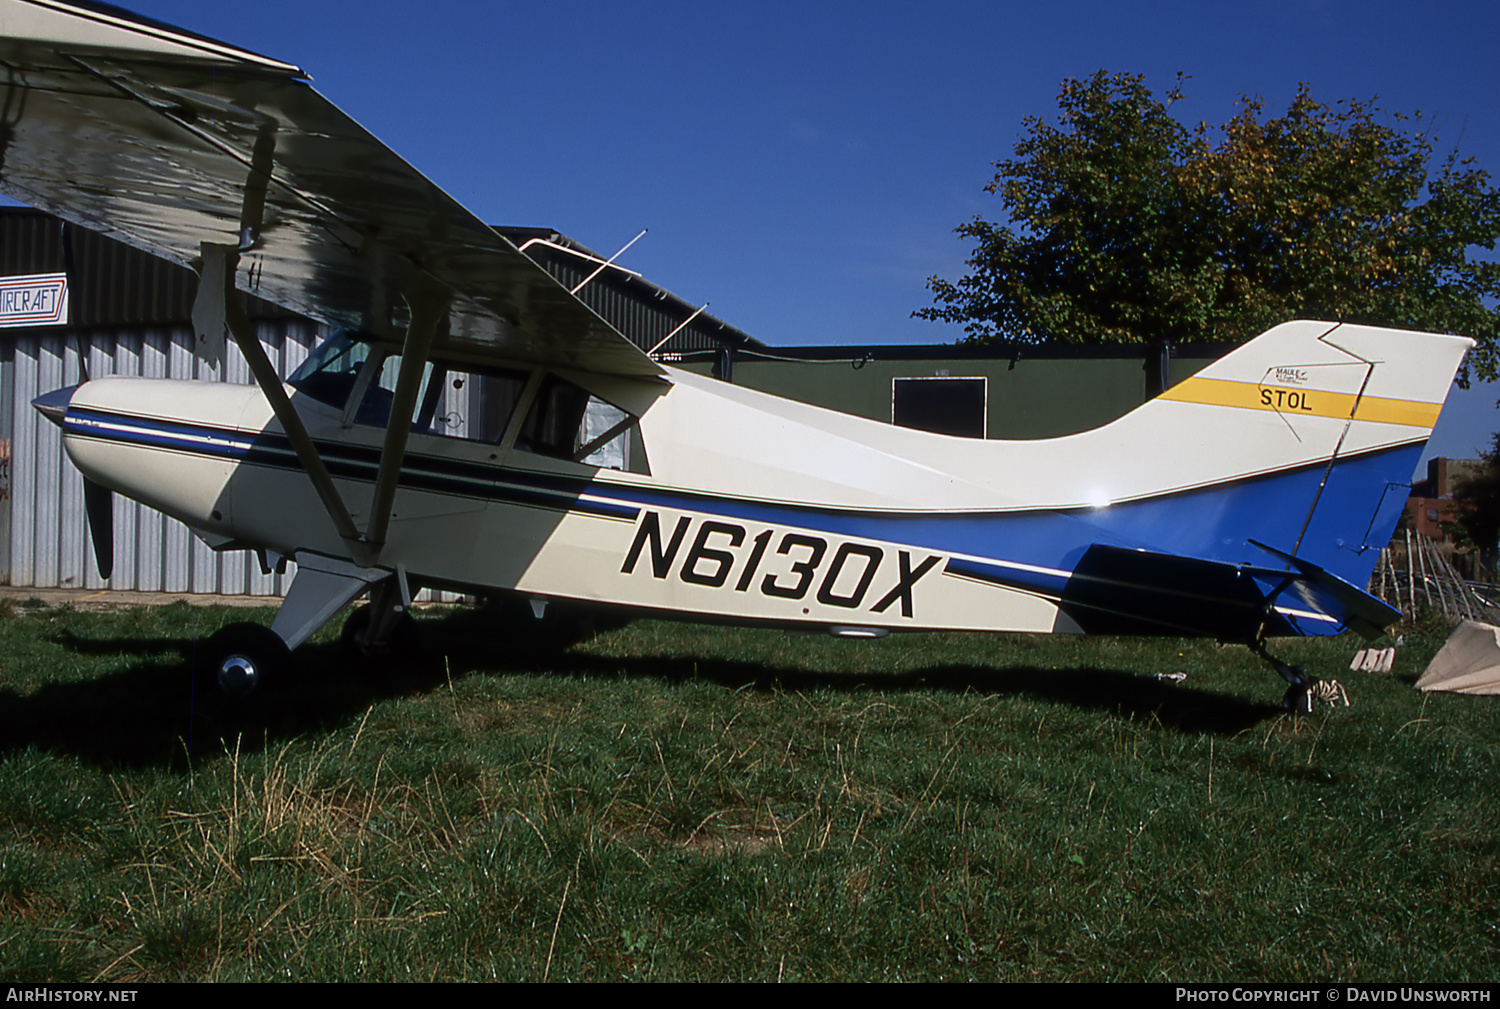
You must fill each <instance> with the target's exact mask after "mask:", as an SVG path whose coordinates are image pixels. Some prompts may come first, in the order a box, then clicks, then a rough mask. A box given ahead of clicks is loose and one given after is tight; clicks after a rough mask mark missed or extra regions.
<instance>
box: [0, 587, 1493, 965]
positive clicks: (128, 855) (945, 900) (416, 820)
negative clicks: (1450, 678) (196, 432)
mask: <svg viewBox="0 0 1500 1009" xmlns="http://www.w3.org/2000/svg"><path fill="white" fill-rule="evenodd" d="M243 616H244V611H237V612H234V613H231V611H229V610H218V609H204V610H194V609H191V608H188V607H185V606H178V607H168V608H163V609H156V610H150V611H147V610H137V611H126V612H119V613H76V612H73V611H71V610H49V609H45V608H39V607H25V606H22V607H12V608H8V609H6V610H5V611H4V612H3V613H0V977H4V978H5V979H7V980H11V981H41V980H103V981H151V980H176V979H186V980H271V979H280V978H285V979H295V980H379V981H385V980H401V979H413V980H416V979H423V980H426V979H455V980H457V979H462V980H480V979H490V978H494V979H500V980H541V979H549V980H612V979H622V980H625V979H631V980H633V979H640V980H681V979H692V980H730V979H747V980H778V979H780V980H938V979H952V980H959V979H978V980H993V979H1000V980H1020V979H1047V980H1062V979H1076V980H1115V979H1121V980H1137V979H1142V980H1215V979H1236V980H1281V979H1296V980H1319V979H1329V980H1335V979H1337V980H1396V979H1401V980H1413V981H1415V980H1457V979H1479V980H1483V979H1490V978H1493V977H1494V976H1495V974H1496V970H1497V967H1500V955H1497V938H1500V937H1497V923H1500V913H1497V910H1500V908H1497V898H1500V873H1497V868H1500V867H1497V864H1496V854H1497V851H1500V840H1497V838H1500V815H1497V814H1500V810H1497V805H1496V799H1495V797H1494V791H1495V788H1494V786H1495V784H1496V781H1497V775H1496V761H1495V754H1496V745H1497V744H1496V740H1497V738H1500V732H1497V729H1500V708H1497V707H1496V705H1495V703H1494V701H1493V700H1491V699H1486V698H1458V697H1446V696H1431V697H1424V696H1423V695H1420V694H1418V693H1416V692H1415V691H1413V690H1412V689H1411V686H1410V684H1411V682H1412V680H1413V679H1414V678H1415V675H1416V674H1417V673H1419V672H1420V670H1421V668H1422V667H1423V666H1424V665H1425V663H1426V661H1427V659H1428V658H1429V657H1430V655H1431V654H1432V652H1433V650H1434V649H1435V648H1436V647H1437V646H1438V644H1440V642H1441V640H1442V636H1443V629H1442V628H1438V627H1435V626H1425V627H1419V628H1415V629H1412V630H1410V631H1409V640H1410V644H1408V645H1407V646H1406V647H1404V648H1402V649H1400V650H1399V653H1398V655H1399V657H1398V665H1397V675H1396V676H1394V677H1390V676H1384V677H1381V676H1370V675H1366V674H1353V673H1348V672H1347V671H1346V667H1347V664H1348V660H1349V657H1350V656H1351V655H1352V653H1353V651H1354V649H1355V648H1356V647H1357V645H1356V643H1355V642H1353V641H1349V640H1336V641H1318V642H1289V643H1283V644H1281V645H1280V647H1278V648H1276V649H1273V651H1276V652H1277V653H1278V654H1282V655H1285V656H1287V657H1289V658H1290V659H1291V660H1292V661H1296V662H1303V663H1305V664H1307V665H1308V666H1309V667H1310V668H1311V669H1314V670H1315V671H1317V672H1319V673H1321V674H1323V675H1332V676H1337V677H1339V678H1340V679H1341V680H1342V681H1343V682H1344V684H1345V685H1346V687H1348V688H1349V691H1350V695H1351V698H1352V700H1353V706H1352V707H1350V708H1342V707H1340V708H1337V709H1332V708H1327V707H1320V709H1319V711H1318V712H1317V713H1316V714H1314V715H1313V716H1312V717H1310V718H1304V719H1294V718H1288V717H1285V716H1283V715H1282V714H1281V713H1280V711H1279V707H1278V705H1279V700H1280V696H1281V685H1280V682H1279V681H1278V680H1277V679H1276V677H1275V676H1274V674H1272V673H1271V672H1270V671H1269V670H1268V669H1267V668H1266V667H1265V666H1264V665H1263V664H1262V663H1261V662H1260V661H1259V660H1258V659H1255V658H1254V657H1253V656H1251V655H1250V654H1249V653H1248V652H1247V651H1246V650H1245V649H1243V648H1225V649H1221V648H1219V647H1217V646H1215V645H1213V644H1211V643H1204V642H1183V641H1148V640H1127V639H1109V638H1101V639H1087V640H1084V639H1059V638H1026V637H1012V636H998V635H997V636H984V635H944V636H927V635H921V636H907V637H892V638H887V639H885V640H881V641H859V642H847V641H834V640H831V639H827V638H822V637H815V636H804V635H787V634H782V633H779V632H771V631H761V630H744V629H724V628H709V627H698V626H691V625H673V624H665V623H657V622H649V621H640V622H636V623H632V624H629V625H626V626H624V627H620V628H616V629H612V630H608V631H604V632H602V633H600V634H598V635H597V636H596V637H594V638H592V639H591V640H588V641H586V642H583V643H580V644H574V645H571V646H570V645H569V644H568V643H567V642H566V641H564V640H562V639H559V638H556V637H552V636H549V635H548V634H546V633H542V632H539V631H537V630H536V629H534V628H532V627H529V626H526V625H525V624H522V623H517V622H514V621H511V620H505V619H499V618H496V617H494V616H492V615H490V614H487V613H481V612H463V611H455V612H452V613H449V614H446V615H443V614H439V615H429V616H427V617H426V618H424V620H423V621H422V624H423V633H424V637H425V639H426V649H425V651H424V653H423V655H422V657H421V658H420V659H418V660H413V661H409V662H406V663H396V664H390V665H387V666H385V667H382V668H369V667H367V666H365V665H364V664H362V663H357V662H353V661H351V660H349V659H347V658H346V657H344V656H343V654H342V653H340V652H339V651H338V648H337V646H336V645H335V644H334V643H332V639H333V637H334V635H333V633H332V632H325V635H324V636H323V638H320V639H319V640H318V641H315V642H314V643H313V644H312V645H310V646H309V647H308V648H307V649H306V651H305V654H304V656H303V667H304V668H303V669H302V671H301V672H300V674H299V675H297V676H296V677H293V678H290V679H289V680H288V681H287V682H283V683H282V684H280V685H279V686H277V687H275V688H273V689H271V690H269V691H267V692H266V693H264V694H262V695H257V696H256V697H255V698H253V699H252V700H251V701H250V702H249V703H248V704H246V705H244V706H243V707H242V708H239V709H235V710H226V709H225V708H223V707H222V706H221V705H218V704H216V703H214V702H213V700H212V699H210V698H203V697H198V698H195V697H194V696H193V692H192V688H191V677H190V675H189V673H188V670H187V666H186V663H185V659H184V657H185V656H187V655H189V654H190V653H191V651H192V649H193V647H194V642H195V641H199V642H201V641H203V640H205V639H206V638H207V637H208V636H209V634H211V633H212V632H213V631H214V630H215V629H216V628H217V627H218V626H219V625H220V624H221V623H223V622H226V621H228V620H231V619H242V618H243ZM258 616H259V617H260V618H261V619H265V620H268V619H269V617H270V614H269V612H267V613H264V614H259V615H258ZM1178 670H1181V671H1185V672H1186V673H1187V674H1188V678H1187V680H1186V681H1185V682H1184V683H1182V684H1180V685H1177V686H1170V685H1165V684H1162V683H1160V682H1158V681H1157V680H1156V679H1155V678H1154V677H1153V676H1152V674H1153V673H1157V672H1173V671H1178Z"/></svg>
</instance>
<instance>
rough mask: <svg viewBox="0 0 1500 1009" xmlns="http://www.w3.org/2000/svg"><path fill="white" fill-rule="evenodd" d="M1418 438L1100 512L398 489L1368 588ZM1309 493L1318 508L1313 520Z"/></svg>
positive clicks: (549, 479) (333, 461) (1010, 565)
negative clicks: (1135, 559)
mask: <svg viewBox="0 0 1500 1009" xmlns="http://www.w3.org/2000/svg"><path fill="white" fill-rule="evenodd" d="M101 425H107V426H101ZM65 427H66V429H67V431H68V432H69V433H70V434H74V435H80V436H83V437H89V438H98V439H104V440H109V441H117V442H122V443H126V444H139V445H147V446H151V447H156V448H165V449H171V450H174V451H182V452H190V453H194V454H202V455H211V456H217V457H221V458H227V459H233V460H237V461H244V462H248V463H253V464H257V465H263V466H270V467H274V468H281V469H300V468H301V466H300V463H299V462H298V461H297V458H296V454H295V452H294V451H293V450H292V448H291V445H290V443H289V442H288V441H287V440H286V438H285V437H283V436H281V435H274V434H265V433H262V434H257V435H250V434H244V433H241V432H236V431H230V430H225V429H221V428H213V427H206V426H202V425H194V424H185V423H180V422H172V421H163V420H156V419H150V418H141V417H127V416H120V415H115V414H109V413H104V412H102V411H97V410H88V409H80V408H73V409H70V410H69V411H68V415H67V418H66V422H65ZM317 444H318V449H319V452H320V453H321V454H322V455H323V458H324V461H325V464H326V465H327V466H328V468H329V471H330V472H331V473H332V474H333V475H335V476H338V477H342V478H345V479H350V480H359V481H373V480H374V479H375V475H376V473H377V471H378V469H379V463H380V454H381V453H380V451H379V450H378V449H375V448H366V447H361V446H354V445H348V444H342V443H330V442H318V443H317ZM1421 448H1422V446H1421V444H1420V443H1415V444H1411V445H1406V446H1401V447H1399V448H1395V449H1387V450H1383V451H1378V452H1372V453H1367V454H1364V455H1360V456H1355V457H1352V458H1347V459H1342V460H1340V461H1339V462H1338V463H1337V464H1336V465H1334V466H1333V467H1331V468H1329V467H1327V466H1326V464H1319V465H1316V466H1305V467H1301V468H1297V469H1290V470H1285V471H1282V472H1279V473H1274V474H1270V475H1266V476H1259V477H1247V478H1242V479H1239V480H1234V481H1231V482H1227V483H1222V484H1215V485H1213V486H1211V487H1207V488H1202V489H1199V490H1192V491H1181V492H1176V493H1170V494H1163V495H1159V496H1156V497H1151V498H1146V499H1142V500H1138V501H1131V502H1125V503H1121V504H1116V505H1112V506H1109V507H1105V508H1084V509H1069V510H1050V509H1048V510H1034V511H1009V512H1006V511H970V512H890V511H877V510H867V509H840V508H832V507H827V506H822V507H820V506H816V505H802V504H793V503H786V504H782V503H771V502H760V501H749V500H744V499H738V498H726V497H722V496H716V495H712V494H707V493H703V492H692V491H679V490H666V489H662V490H658V489H655V488H652V487H642V486H639V485H634V484H623V483H611V482H607V481H600V480H591V479H588V478H585V477H569V476H560V475H555V474H544V473H536V472H529V471H526V470H520V469H514V468H502V467H499V466H493V465H486V464H483V463H476V462H464V461H458V460H452V459H444V458H440V457H437V456H429V455H423V454H421V453H416V452H410V453H408V455H407V458H406V460H405V464H404V465H403V467H402V475H401V485H402V486H403V487H408V488H412V489H421V490H429V491H434V492H437V493H444V494H454V495H459V496H463V497H470V498H476V499H481V500H491V501H497V502H500V503H504V504H513V505H525V506H530V507H542V508H549V509H556V510H559V511H575V512H576V511H582V512H586V513H589V514H596V515H604V516H609V517H613V518H627V519H630V518H634V517H636V516H637V515H638V513H639V511H640V510H641V509H643V508H664V509H672V510H674V511H686V512H696V513H700V514H709V515H714V516H717V517H722V518H726V519H738V520H740V521H744V522H750V523H763V524H766V525H779V526H792V527H797V528H802V529H808V530H813V531H818V532H824V533H829V534H834V535H842V536H849V537H855V538H860V539H869V540H878V541H884V542H891V543H900V544H904V545H908V546H913V547H919V548H924V549H927V550H931V551H933V552H941V553H947V554H963V555H969V556H971V557H978V558H991V559H994V560H995V561H996V562H998V564H999V567H998V568H997V569H995V570H994V571H993V572H992V575H993V578H992V580H996V581H1001V580H1003V581H1004V582H1005V583H1006V584H1010V585H1013V586H1014V587H1017V588H1022V589H1025V590H1026V591H1032V592H1036V593H1038V594H1041V595H1047V596H1051V597H1054V598H1055V597H1056V595H1057V594H1058V592H1059V591H1060V583H1061V578H1062V576H1061V575H1059V574H1053V573H1049V572H1047V571H1031V570H1028V569H1027V568H1028V567H1039V568H1045V569H1053V571H1058V572H1068V571H1071V570H1072V569H1073V567H1074V565H1075V564H1076V563H1077V562H1078V559H1079V558H1080V557H1081V556H1082V555H1083V552H1084V551H1085V550H1087V549H1088V548H1089V547H1090V546H1092V545H1094V544H1104V545H1110V546H1118V547H1126V548H1131V549H1141V550H1151V551H1156V552H1160V553H1170V554H1178V555H1181V556H1186V557H1197V558H1201V559H1204V560H1212V561H1219V562H1222V563H1226V564H1235V565H1239V564H1251V565H1255V566H1258V567H1264V566H1266V565H1267V564H1268V563H1272V564H1273V566H1279V565H1274V561H1273V559H1272V558H1269V557H1268V556H1267V554H1266V553H1265V552H1264V551H1262V550H1260V549H1258V548H1256V547H1254V546H1252V545H1251V544H1250V543H1249V542H1248V541H1249V540H1252V539H1253V540H1258V541H1261V542H1264V543H1267V544H1270V545H1271V546H1274V547H1277V548H1278V549H1282V550H1285V551H1287V552H1288V553H1290V552H1292V551H1293V550H1294V549H1295V550H1296V552H1297V554H1298V556H1299V557H1302V558H1304V559H1306V560H1309V561H1311V562H1312V563H1314V564H1317V565H1319V566H1320V567H1322V568H1324V569H1325V570H1327V571H1329V572H1331V573H1333V574H1335V575H1338V576H1339V577H1340V578H1343V579H1344V580H1345V581H1348V582H1350V583H1351V584H1354V585H1364V584H1365V583H1366V582H1367V581H1368V580H1369V576H1370V571H1371V570H1372V569H1373V567H1374V563H1375V558H1376V557H1377V556H1378V553H1379V547H1380V546H1382V545H1384V544H1385V543H1386V542H1387V541H1388V540H1389V538H1390V535H1391V532H1392V531H1393V529H1394V527H1395V523H1396V520H1397V519H1398V518H1399V516H1400V510H1401V507H1402V505H1403V504H1404V502H1405V499H1406V494H1405V489H1406V485H1407V482H1408V479H1409V475H1410V473H1411V472H1412V470H1413V468H1414V467H1415V465H1416V461H1417V458H1418V456H1419V455H1420V453H1421ZM1325 475H1326V477H1327V481H1326V484H1325V483H1324V480H1325ZM1320 485H1321V486H1322V490H1321V493H1320V491H1319V487H1320ZM1314 501H1316V502H1317V507H1316V510H1315V511H1314V512H1313V515H1312V519H1311V521H1310V522H1308V521H1307V518H1308V513H1309V511H1310V510H1311V509H1312V508H1313V503H1314ZM1304 523H1305V524H1306V529H1305V531H1304V529H1303V526H1304ZM1299 536H1300V537H1301V543H1300V546H1299V544H1298V538H1299ZM963 563H967V564H970V565H972V564H974V563H977V562H973V561H969V562H963ZM1014 565H1021V567H1015V566H1014ZM961 569H962V564H960V566H959V567H956V568H954V569H953V570H954V573H955V574H957V573H961Z"/></svg>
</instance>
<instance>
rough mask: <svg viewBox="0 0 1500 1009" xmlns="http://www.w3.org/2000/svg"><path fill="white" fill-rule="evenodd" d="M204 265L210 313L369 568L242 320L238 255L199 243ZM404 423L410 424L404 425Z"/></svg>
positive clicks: (363, 547)
mask: <svg viewBox="0 0 1500 1009" xmlns="http://www.w3.org/2000/svg"><path fill="white" fill-rule="evenodd" d="M215 259H218V260H219V263H215V262H214V260H215ZM203 262H204V269H203V283H202V285H201V286H202V287H203V288H204V292H203V293H204V294H205V295H207V296H208V297H209V298H212V299H213V310H215V311H217V310H220V309H222V311H223V313H224V325H225V326H226V327H227V328H228V329H229V333H230V335H231V336H233V337H234V342H235V343H236V344H238V345H239V348H240V352H241V353H243V354H244V355H245V361H246V362H247V363H248V364H249V365H250V374H251V375H253V376H255V384H256V385H258V386H260V391H261V392H262V393H264V394H265V397H266V400H267V401H268V402H269V403H270V404H271V412H272V413H274V414H275V415H276V419H277V420H278V421H280V422H281V431H282V433H283V434H285V435H286V438H287V441H290V442H291V443H292V448H293V449H295V450H296V452H297V461H298V462H300V463H302V469H303V470H304V471H305V472H306V473H307V478H308V479H309V480H311V481H312V485H313V489H314V490H315V491H317V493H318V498H319V499H320V500H321V501H322V502H323V507H324V509H325V510H326V511H327V512H328V517H329V518H330V519H332V520H333V525H334V528H335V529H337V530H338V534H339V536H340V537H341V538H342V539H343V541H344V542H345V543H346V544H347V545H348V546H349V549H350V550H352V551H353V553H354V557H355V560H356V561H357V562H358V563H359V564H361V565H364V566H368V565H369V564H371V563H373V558H372V557H369V556H368V555H369V553H370V550H369V546H368V545H367V544H366V543H365V542H364V540H363V539H362V538H361V536H360V535H359V528H358V527H357V526H356V525H355V524H354V519H353V518H351V517H350V515H349V509H348V508H347V507H346V506H345V505H344V499H343V498H341V497H339V492H338V488H336V487H334V485H333V478H332V477H331V476H329V475H328V467H327V466H325V465H323V457H322V456H320V455H319V454H318V447H317V446H316V445H315V444H313V440H312V436H311V435H309V434H308V433H307V428H306V427H305V426H304V425H303V423H302V418H301V417H299V416H298V415H297V410H296V408H295V407H293V406H292V401H291V399H290V397H288V396H287V394H286V387H285V386H283V385H282V384H281V377H280V376H279V375H277V374H276V369H275V367H273V366H272V364H271V361H270V358H268V357H266V351H265V348H264V347H262V346H261V345H260V339H259V338H258V337H257V336H256V335H255V327H254V326H253V325H251V323H250V318H249V316H247V315H246V314H245V310H244V308H243V307H241V305H240V300H239V298H238V297H237V296H236V295H237V292H236V291H235V289H234V271H235V265H236V264H237V263H238V262H239V251H238V250H237V249H236V248H234V247H233V246H228V245H213V244H211V243H209V242H204V243H203ZM220 263H222V265H220ZM221 278H222V281H223V285H224V286H223V291H222V294H219V293H218V292H214V293H209V292H208V290H207V289H208V287H209V285H210V282H211V281H218V280H220V279H221ZM410 410H411V408H410V407H408V408H407V412H408V417H409V415H410ZM407 423H408V425H409V424H410V420H409V419H408V422H407ZM383 472H384V470H383V469H382V473H383Z"/></svg>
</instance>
